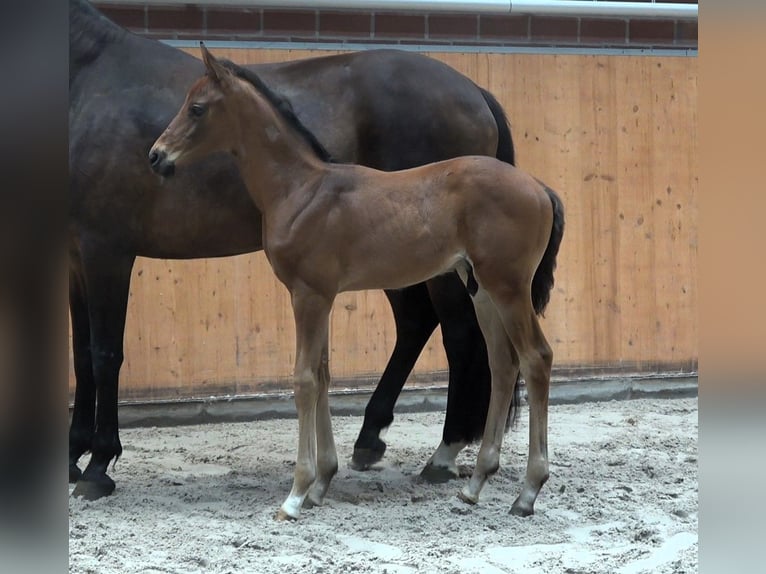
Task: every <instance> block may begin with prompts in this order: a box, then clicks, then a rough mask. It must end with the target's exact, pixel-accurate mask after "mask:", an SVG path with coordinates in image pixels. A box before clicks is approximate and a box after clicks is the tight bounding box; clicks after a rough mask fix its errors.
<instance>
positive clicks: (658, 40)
mask: <svg viewBox="0 0 766 574" xmlns="http://www.w3.org/2000/svg"><path fill="white" fill-rule="evenodd" d="M645 1H649V0H645ZM658 1H659V2H662V1H663V0H658ZM672 1H673V2H675V3H690V4H696V3H697V2H696V0H691V1H690V0H672ZM307 4H309V2H307ZM95 5H96V6H97V7H98V8H99V9H100V10H101V11H102V12H103V13H104V14H105V15H106V16H108V17H109V18H111V19H112V20H114V21H115V22H117V23H118V24H120V25H122V26H124V27H126V28H128V29H129V30H131V31H133V32H136V33H138V34H141V35H144V36H149V37H153V38H157V39H178V40H184V39H190V40H197V39H208V40H240V41H262V42H300V43H307V42H332V43H355V44H364V43H369V44H376V43H378V44H422V45H426V46H432V45H433V46H439V45H454V46H528V47H541V46H561V47H583V48H588V47H605V48H681V49H696V48H697V22H693V21H683V20H667V19H643V18H633V19H630V18H564V17H545V16H517V15H486V14H481V15H478V14H445V13H438V14H428V13H413V12H408V13H399V12H370V11H336V10H280V9H269V8H243V7H223V6H210V7H207V6H199V5H191V4H189V5H180V6H179V5H174V6H160V5H154V4H152V5H143V6H142V5H136V4H131V5H125V6H122V5H115V4H99V3H98V2H95Z"/></svg>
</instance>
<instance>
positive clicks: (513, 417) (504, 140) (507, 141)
mask: <svg viewBox="0 0 766 574" xmlns="http://www.w3.org/2000/svg"><path fill="white" fill-rule="evenodd" d="M476 87H477V88H479V91H480V92H481V95H482V96H483V97H484V101H485V102H487V107H488V108H489V111H490V112H492V117H493V118H495V124H497V152H496V153H495V157H496V158H497V159H499V160H500V161H504V162H505V163H509V164H511V165H516V152H515V150H514V148H513V138H512V137H511V126H510V122H509V121H508V116H507V115H506V114H505V110H504V109H503V106H501V105H500V102H498V101H497V98H495V96H493V95H492V94H491V93H490V92H488V91H487V90H485V89H484V88H482V87H481V86H476ZM520 379H521V373H519V374H517V375H516V382H515V383H514V386H513V396H512V397H511V404H510V406H509V407H508V418H506V420H505V430H506V431H508V430H509V429H510V428H511V427H512V426H513V425H515V424H516V421H517V420H518V417H519V406H520V405H521V385H520V384H519V381H520Z"/></svg>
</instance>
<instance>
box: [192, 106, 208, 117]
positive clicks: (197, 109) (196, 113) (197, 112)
mask: <svg viewBox="0 0 766 574" xmlns="http://www.w3.org/2000/svg"><path fill="white" fill-rule="evenodd" d="M206 111H207V106H204V105H203V104H192V105H190V106H189V115H190V116H192V117H194V118H199V117H201V116H202V115H204V113H205V112H206Z"/></svg>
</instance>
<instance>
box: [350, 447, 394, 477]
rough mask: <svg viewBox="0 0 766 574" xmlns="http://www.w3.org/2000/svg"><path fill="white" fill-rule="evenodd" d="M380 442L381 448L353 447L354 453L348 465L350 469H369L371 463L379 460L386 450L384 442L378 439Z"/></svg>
mask: <svg viewBox="0 0 766 574" xmlns="http://www.w3.org/2000/svg"><path fill="white" fill-rule="evenodd" d="M380 444H381V445H383V447H382V448H374V449H373V448H354V454H353V455H352V457H351V462H349V464H348V466H349V467H350V468H351V469H352V470H360V471H365V470H370V467H371V466H372V465H373V464H375V463H378V462H380V459H382V458H383V454H384V453H385V452H386V443H384V442H383V441H380Z"/></svg>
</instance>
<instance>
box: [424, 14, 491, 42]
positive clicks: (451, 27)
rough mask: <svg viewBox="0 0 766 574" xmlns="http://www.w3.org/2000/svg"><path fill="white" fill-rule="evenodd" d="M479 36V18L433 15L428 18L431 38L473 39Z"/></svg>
mask: <svg viewBox="0 0 766 574" xmlns="http://www.w3.org/2000/svg"><path fill="white" fill-rule="evenodd" d="M478 34H479V17H478V16H473V15H470V14H460V15H458V14H431V15H429V16H428V37H429V38H461V39H464V38H472V39H476V38H477V37H478Z"/></svg>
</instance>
